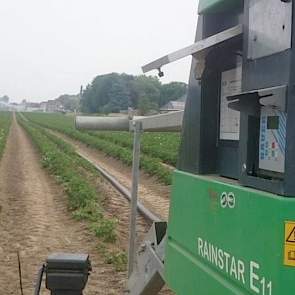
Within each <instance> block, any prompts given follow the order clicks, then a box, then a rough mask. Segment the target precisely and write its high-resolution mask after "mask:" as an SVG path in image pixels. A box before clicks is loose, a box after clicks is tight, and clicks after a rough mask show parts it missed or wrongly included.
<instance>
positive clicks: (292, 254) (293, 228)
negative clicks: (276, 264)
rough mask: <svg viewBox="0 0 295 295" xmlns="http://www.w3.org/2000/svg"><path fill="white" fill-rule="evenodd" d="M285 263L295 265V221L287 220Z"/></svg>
mask: <svg viewBox="0 0 295 295" xmlns="http://www.w3.org/2000/svg"><path fill="white" fill-rule="evenodd" d="M284 264H285V265H288V266H294V267H295V222H294V221H286V222H285V246H284Z"/></svg>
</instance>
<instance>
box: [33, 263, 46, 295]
mask: <svg viewBox="0 0 295 295" xmlns="http://www.w3.org/2000/svg"><path fill="white" fill-rule="evenodd" d="M44 270H45V264H43V265H42V267H41V268H40V269H39V271H38V276H37V282H36V287H35V292H34V295H39V294H40V290H41V285H42V278H43V273H44Z"/></svg>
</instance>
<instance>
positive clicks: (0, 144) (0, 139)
mask: <svg viewBox="0 0 295 295" xmlns="http://www.w3.org/2000/svg"><path fill="white" fill-rule="evenodd" d="M11 120H12V115H11V113H10V112H0V158H1V157H2V155H3V152H4V148H5V145H6V140H7V136H8V133H9V129H10V125H11Z"/></svg>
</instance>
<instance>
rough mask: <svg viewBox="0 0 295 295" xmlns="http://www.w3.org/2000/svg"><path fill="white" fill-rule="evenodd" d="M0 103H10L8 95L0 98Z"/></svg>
mask: <svg viewBox="0 0 295 295" xmlns="http://www.w3.org/2000/svg"><path fill="white" fill-rule="evenodd" d="M0 101H2V102H5V103H8V102H9V97H8V96H7V95H4V96H2V97H0Z"/></svg>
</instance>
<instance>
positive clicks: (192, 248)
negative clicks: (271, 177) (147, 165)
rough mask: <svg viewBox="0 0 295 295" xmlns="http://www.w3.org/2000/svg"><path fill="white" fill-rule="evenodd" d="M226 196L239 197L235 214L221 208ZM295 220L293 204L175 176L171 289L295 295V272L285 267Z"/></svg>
mask: <svg viewBox="0 0 295 295" xmlns="http://www.w3.org/2000/svg"><path fill="white" fill-rule="evenodd" d="M222 193H227V194H229V193H233V194H234V196H235V207H234V208H229V207H228V206H227V207H226V208H223V207H222V206H221V202H220V199H221V195H222ZM294 220H295V199H293V198H282V197H280V196H277V195H273V194H269V193H265V192H261V191H258V190H254V189H250V188H246V187H242V186H240V185H238V184H235V183H234V184H229V183H225V182H224V179H222V180H218V179H215V178H213V177H209V176H208V177H205V176H197V175H192V174H189V173H184V172H180V171H176V172H175V174H174V185H173V192H172V199H171V207H170V217H169V225H168V242H167V248H166V258H165V276H166V280H167V282H168V285H169V286H170V288H172V290H174V291H175V292H176V294H178V295H217V294H218V295H230V294H263V295H284V294H295V284H294V283H293V282H294V279H295V267H290V266H285V265H284V243H285V232H284V230H285V221H294ZM201 242H202V243H201ZM205 244H206V245H207V246H205ZM209 244H210V245H211V247H212V248H213V250H212V248H211V250H212V251H211V253H208V252H207V251H206V249H207V250H208V249H209V248H210V245H209ZM201 246H202V247H201ZM205 248H206V249H205ZM200 249H201V250H200ZM215 250H216V252H217V258H216V257H215V256H214V251H215ZM218 251H219V252H218ZM221 253H222V255H221ZM218 254H220V257H218ZM228 255H229V258H227V256H228ZM233 257H234V258H233ZM233 260H234V262H233ZM226 264H227V265H226ZM238 267H239V268H240V269H239V270H240V272H238ZM235 269H236V271H235Z"/></svg>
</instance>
